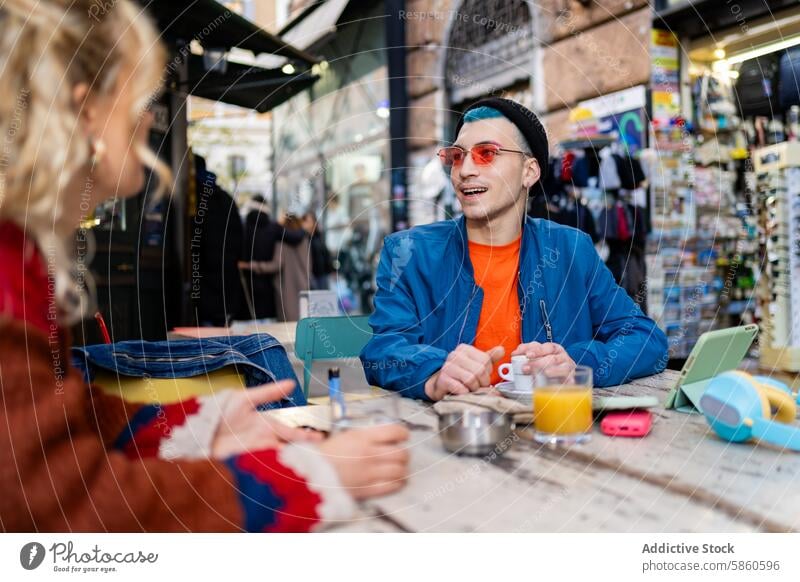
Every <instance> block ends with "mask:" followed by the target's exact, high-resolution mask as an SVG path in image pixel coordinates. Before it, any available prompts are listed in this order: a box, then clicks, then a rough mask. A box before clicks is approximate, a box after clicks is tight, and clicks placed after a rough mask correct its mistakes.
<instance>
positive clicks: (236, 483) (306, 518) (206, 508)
mask: <svg viewBox="0 0 800 582" xmlns="http://www.w3.org/2000/svg"><path fill="white" fill-rule="evenodd" d="M53 289H54V288H53V285H52V273H50V275H48V269H47V268H46V265H45V262H44V259H43V257H42V255H41V254H40V253H39V251H38V249H37V248H36V246H35V244H34V243H33V242H32V240H30V239H28V238H27V237H26V235H25V234H24V233H23V231H22V230H20V229H19V228H18V227H16V226H15V225H14V224H12V223H10V222H3V223H0V411H1V412H2V421H3V424H4V425H5V426H4V427H3V430H0V492H2V495H0V530H5V531H124V532H127V531H283V532H287V531H292V532H294V531H309V530H311V529H313V528H316V527H318V526H319V525H320V524H322V523H324V522H326V521H329V520H340V519H347V518H348V517H349V516H350V515H351V514H352V511H353V509H354V504H353V501H352V499H351V498H350V497H349V496H348V495H347V493H346V492H345V491H344V490H343V489H342V487H341V485H340V483H339V481H338V477H337V475H336V472H335V470H334V468H333V467H332V465H330V464H329V463H328V461H327V460H325V459H324V458H323V457H322V456H321V455H320V453H319V452H318V451H317V450H316V448H314V447H313V446H310V445H298V444H293V445H287V446H285V447H283V448H281V449H267V450H261V451H253V452H250V453H247V454H242V455H238V456H234V457H231V458H228V459H222V460H212V459H210V458H209V450H210V446H211V440H212V438H213V435H214V432H215V431H216V427H217V424H218V422H219V418H220V415H221V412H222V411H223V410H224V408H225V406H226V405H227V403H228V402H229V398H230V396H231V394H232V393H231V392H230V391H224V392H222V393H219V394H216V395H215V396H213V397H207V398H193V399H190V400H187V401H184V402H179V403H176V404H170V405H147V406H141V405H134V404H131V403H128V402H125V401H123V400H122V399H119V398H116V397H113V396H110V395H107V394H105V393H103V392H101V391H100V390H97V389H94V388H90V387H88V386H86V384H84V383H83V380H82V378H81V376H80V374H79V373H78V372H77V371H76V370H75V369H74V368H72V367H71V366H70V364H69V361H68V356H67V354H68V353H69V350H68V341H67V339H66V334H65V333H64V332H63V330H62V329H61V328H60V327H59V326H58V323H57V320H56V315H57V308H56V305H55V301H54V299H53Z"/></svg>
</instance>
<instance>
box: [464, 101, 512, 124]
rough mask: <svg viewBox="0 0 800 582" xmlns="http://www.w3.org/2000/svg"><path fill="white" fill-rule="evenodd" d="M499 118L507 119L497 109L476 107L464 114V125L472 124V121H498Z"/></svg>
mask: <svg viewBox="0 0 800 582" xmlns="http://www.w3.org/2000/svg"><path fill="white" fill-rule="evenodd" d="M498 117H505V115H503V114H502V113H501V112H500V111H498V110H497V109H495V108H494V107H487V106H486V105H482V106H480V107H476V108H475V109H470V110H469V111H467V112H466V113H465V114H464V123H470V122H472V121H481V120H483V119H496V118H498Z"/></svg>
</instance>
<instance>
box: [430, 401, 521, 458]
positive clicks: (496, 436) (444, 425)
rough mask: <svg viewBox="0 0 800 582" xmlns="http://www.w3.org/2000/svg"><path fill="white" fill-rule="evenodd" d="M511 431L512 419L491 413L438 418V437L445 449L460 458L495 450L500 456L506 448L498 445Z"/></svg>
mask: <svg viewBox="0 0 800 582" xmlns="http://www.w3.org/2000/svg"><path fill="white" fill-rule="evenodd" d="M512 429H513V423H512V421H511V416H509V415H508V414H502V413H500V412H495V411H494V410H481V411H473V410H465V411H462V412H448V413H445V414H442V415H441V416H439V436H440V437H441V439H442V444H443V445H444V448H445V449H447V450H448V451H450V452H451V453H456V454H459V455H488V454H489V453H491V452H492V451H493V450H496V449H500V450H497V453H498V454H502V453H504V452H505V448H508V447H505V448H503V447H498V445H499V444H500V443H502V442H503V441H504V440H505V439H506V438H507V437H508V436H509V435H510V434H511V430H512Z"/></svg>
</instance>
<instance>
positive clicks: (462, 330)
mask: <svg viewBox="0 0 800 582" xmlns="http://www.w3.org/2000/svg"><path fill="white" fill-rule="evenodd" d="M477 292H478V286H477V285H475V284H474V283H473V285H472V293H471V294H470V296H469V301H468V302H467V309H466V311H465V313H464V321H462V322H461V330H460V331H459V332H458V341H457V342H456V344H460V343H461V338H462V337H463V336H464V327H466V325H467V319H469V310H470V308H471V307H472V300H473V299H474V298H475V294H476V293H477Z"/></svg>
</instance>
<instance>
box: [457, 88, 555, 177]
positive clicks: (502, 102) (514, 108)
mask: <svg viewBox="0 0 800 582" xmlns="http://www.w3.org/2000/svg"><path fill="white" fill-rule="evenodd" d="M478 107H491V108H492V109H497V110H498V111H499V112H500V113H502V114H503V115H504V116H505V117H506V118H507V119H508V120H509V121H510V122H511V123H513V124H514V125H516V126H517V127H518V128H519V130H520V132H521V133H522V135H523V136H524V137H525V140H526V141H527V142H528V147H530V148H531V152H532V153H533V157H534V158H536V161H537V162H539V169H540V170H541V177H540V178H539V183H541V179H542V178H544V177H545V176H547V168H548V162H549V155H550V149H549V146H548V145H547V133H546V132H545V130H544V126H543V125H542V122H541V121H539V118H538V117H536V114H535V113H534V112H533V111H531V110H530V109H528V108H527V107H525V106H524V105H520V104H519V103H517V102H516V101H512V100H511V99H503V98H502V97H488V98H486V99H481V100H480V101H477V102H475V103H473V104H472V105H470V106H469V107H467V108H466V109H465V110H464V113H462V114H461V118H460V119H459V120H458V125H456V135H458V132H459V131H461V127H462V126H463V125H464V116H465V115H466V114H467V112H469V111H471V110H473V109H476V108H478Z"/></svg>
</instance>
